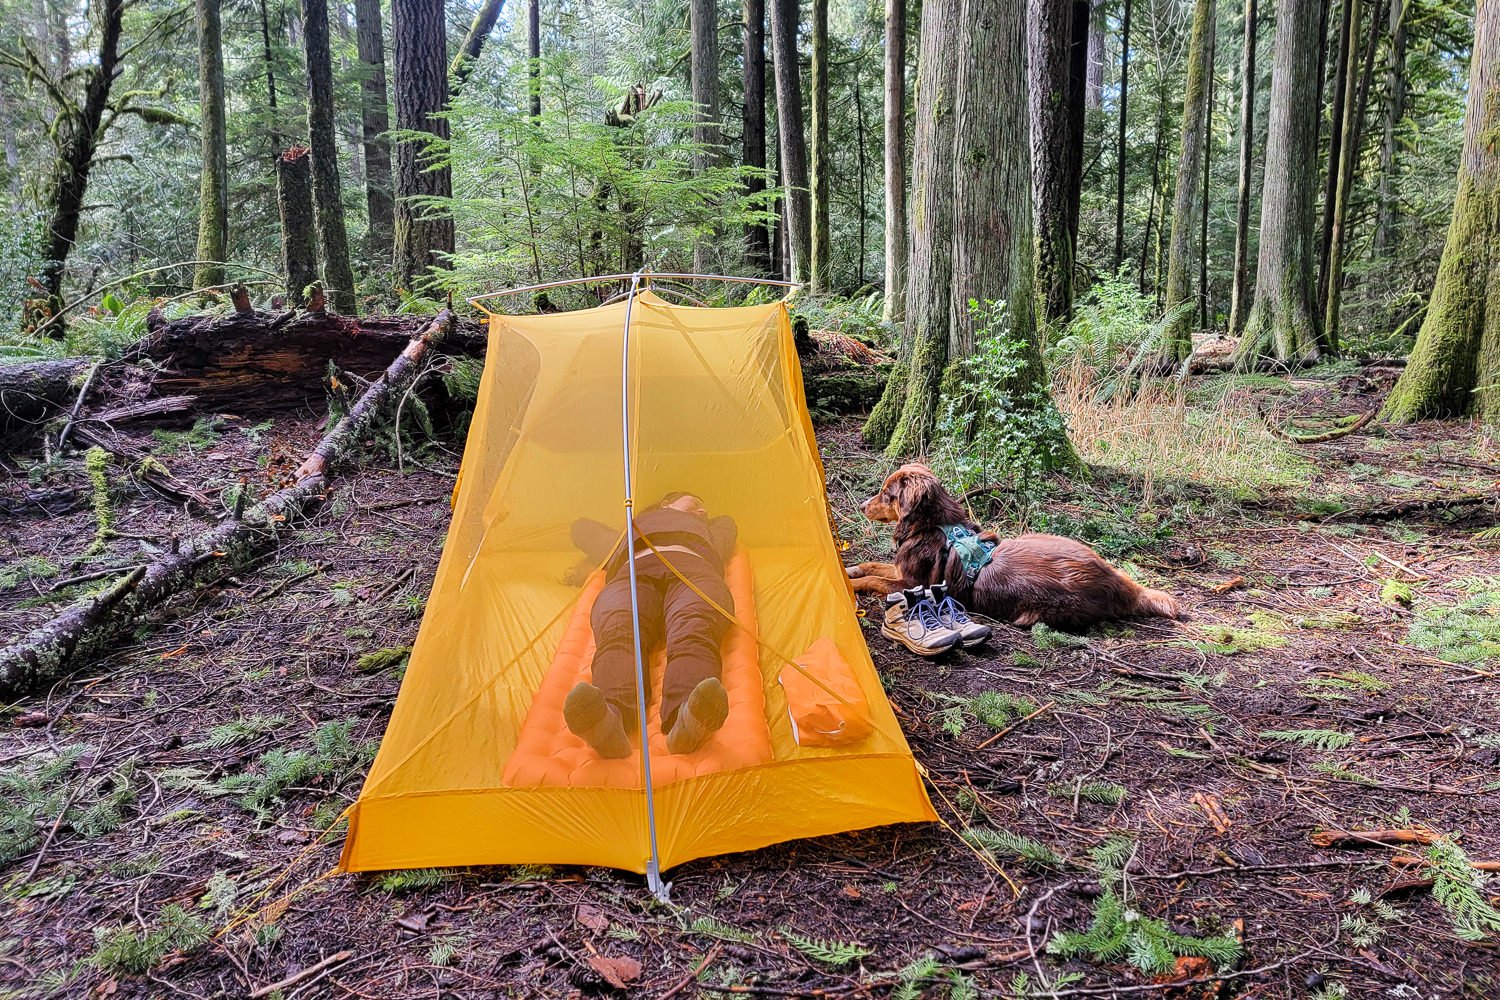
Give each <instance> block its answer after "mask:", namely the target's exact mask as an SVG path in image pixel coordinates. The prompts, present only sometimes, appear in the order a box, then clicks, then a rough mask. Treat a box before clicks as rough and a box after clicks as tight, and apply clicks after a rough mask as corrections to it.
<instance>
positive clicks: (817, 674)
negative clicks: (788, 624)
mask: <svg viewBox="0 0 1500 1000" xmlns="http://www.w3.org/2000/svg"><path fill="white" fill-rule="evenodd" d="M796 663H797V666H798V667H800V668H801V669H794V668H793V667H791V666H786V667H783V668H782V670H781V676H780V677H779V678H778V680H779V681H780V682H781V689H782V690H783V691H784V692H785V693H786V704H787V713H788V714H789V715H790V716H791V720H792V737H793V738H794V739H796V741H797V745H798V746H804V747H838V746H847V745H848V744H850V743H858V742H859V741H860V740H862V739H864V738H865V737H866V736H869V735H870V733H871V732H872V731H873V730H874V728H875V726H874V723H873V722H872V721H871V719H870V704H869V702H867V701H866V700H865V694H864V692H863V691H861V690H860V687H859V682H858V681H857V680H855V678H854V671H852V670H850V669H849V664H848V663H846V662H844V657H843V655H842V654H840V653H839V648H838V646H836V645H834V643H833V640H831V639H827V638H823V639H819V640H817V641H816V642H814V643H813V644H812V645H811V646H809V647H808V649H807V652H805V653H803V654H802V655H801V656H799V657H797V659H796Z"/></svg>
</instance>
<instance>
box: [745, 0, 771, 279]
mask: <svg viewBox="0 0 1500 1000" xmlns="http://www.w3.org/2000/svg"><path fill="white" fill-rule="evenodd" d="M744 17H745V24H744V31H743V42H744V59H743V61H742V63H741V69H742V83H743V85H744V91H745V111H744V116H743V131H744V137H743V139H742V140H741V147H742V148H743V150H744V153H743V157H744V163H745V166H747V167H750V168H751V169H752V170H754V171H755V173H753V174H752V175H751V176H750V177H748V178H746V179H745V194H746V195H748V196H749V197H750V198H752V199H757V200H758V199H759V198H760V196H761V194H762V193H763V192H764V191H765V190H766V180H765V177H764V175H763V171H764V170H765V169H766V5H765V0H745V2H744ZM745 265H746V268H747V269H748V270H749V272H750V273H751V274H752V275H765V276H769V275H770V273H771V230H770V227H769V226H767V225H766V224H765V223H763V222H756V223H752V224H751V225H749V226H746V227H745Z"/></svg>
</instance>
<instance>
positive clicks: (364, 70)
mask: <svg viewBox="0 0 1500 1000" xmlns="http://www.w3.org/2000/svg"><path fill="white" fill-rule="evenodd" d="M354 25H355V43H356V45H357V47H358V50H359V63H360V70H361V76H360V80H359V109H360V125H361V128H362V131H363V137H364V150H365V210H366V213H367V215H368V217H369V224H370V228H369V230H368V232H367V233H366V235H365V245H366V247H367V248H368V250H369V254H370V256H371V257H372V258H374V259H375V260H378V261H381V262H382V263H385V264H389V263H390V262H391V247H392V240H393V239H394V232H395V228H396V203H395V200H394V198H393V195H392V193H391V146H390V141H389V140H388V139H386V137H385V134H386V133H387V132H389V131H390V128H391V112H390V97H389V95H388V94H387V92H386V86H385V31H384V28H383V24H382V20H381V16H380V0H355V2H354ZM460 58H461V57H460ZM462 65H464V66H467V65H468V63H463V64H462Z"/></svg>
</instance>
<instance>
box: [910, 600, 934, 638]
mask: <svg viewBox="0 0 1500 1000" xmlns="http://www.w3.org/2000/svg"><path fill="white" fill-rule="evenodd" d="M913 618H915V619H917V621H918V622H920V623H921V625H922V632H923V634H926V633H927V632H936V631H937V630H938V629H941V628H942V627H943V622H942V619H941V618H939V617H938V609H937V607H936V606H935V605H934V604H933V603H932V602H931V601H918V602H917V603H916V605H915V606H913V607H912V609H911V610H910V611H909V612H908V613H907V620H908V621H910V620H911V619H913Z"/></svg>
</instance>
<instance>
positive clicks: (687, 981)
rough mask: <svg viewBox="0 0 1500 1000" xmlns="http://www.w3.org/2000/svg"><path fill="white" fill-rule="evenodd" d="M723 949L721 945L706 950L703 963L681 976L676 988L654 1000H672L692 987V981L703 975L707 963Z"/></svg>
mask: <svg viewBox="0 0 1500 1000" xmlns="http://www.w3.org/2000/svg"><path fill="white" fill-rule="evenodd" d="M723 949H724V946H723V945H722V944H715V945H714V946H713V947H712V948H710V949H708V953H707V954H705V955H704V956H703V961H701V962H699V963H698V964H697V966H695V967H694V968H693V970H692V971H691V972H689V973H688V974H687V975H685V976H683V977H682V979H681V981H680V982H678V984H677V985H676V986H674V987H672V988H671V989H670V990H667V992H665V993H663V994H662V995H661V996H659V997H657V998H656V1000H672V998H673V997H675V996H676V995H677V994H679V993H681V992H682V991H683V990H685V989H687V988H688V987H689V986H690V985H692V983H693V980H695V979H697V978H698V977H699V976H701V975H703V970H704V969H706V968H708V966H709V963H711V962H712V961H713V960H714V959H716V958H718V957H719V952H720V951H722V950H723Z"/></svg>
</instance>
